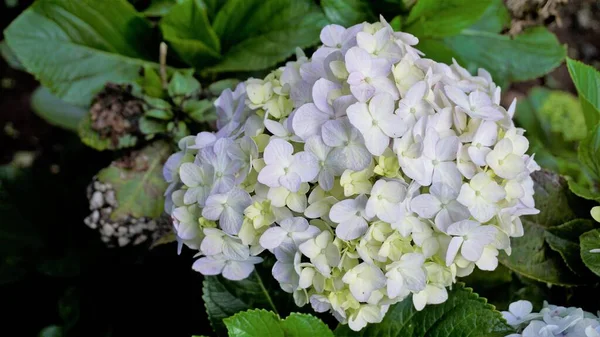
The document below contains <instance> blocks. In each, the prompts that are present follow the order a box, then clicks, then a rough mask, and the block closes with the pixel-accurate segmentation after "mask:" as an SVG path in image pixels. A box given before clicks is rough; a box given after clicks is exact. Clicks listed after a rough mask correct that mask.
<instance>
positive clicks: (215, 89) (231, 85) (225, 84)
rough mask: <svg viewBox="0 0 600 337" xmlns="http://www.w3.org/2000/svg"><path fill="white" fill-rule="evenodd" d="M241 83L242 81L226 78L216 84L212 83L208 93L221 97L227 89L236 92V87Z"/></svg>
mask: <svg viewBox="0 0 600 337" xmlns="http://www.w3.org/2000/svg"><path fill="white" fill-rule="evenodd" d="M238 83H240V80H238V79H237V78H226V79H222V80H219V81H216V82H213V83H211V84H210V85H209V86H208V91H209V92H210V93H211V95H214V96H219V95H221V93H222V92H223V90H225V89H231V90H232V91H233V90H235V87H236V86H237V85H238Z"/></svg>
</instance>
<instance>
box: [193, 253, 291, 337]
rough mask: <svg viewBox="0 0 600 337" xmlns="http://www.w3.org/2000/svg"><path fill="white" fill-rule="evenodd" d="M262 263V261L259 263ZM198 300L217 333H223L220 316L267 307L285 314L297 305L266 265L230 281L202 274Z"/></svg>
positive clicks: (221, 317) (223, 328)
mask: <svg viewBox="0 0 600 337" xmlns="http://www.w3.org/2000/svg"><path fill="white" fill-rule="evenodd" d="M263 264H264V262H263ZM202 299H203V300H204V305H205V307H206V312H207V314H208V318H209V320H210V323H211V325H212V327H213V329H214V330H215V332H216V334H217V335H219V336H220V335H226V333H225V326H224V325H223V319H224V318H227V317H229V316H231V315H234V314H235V313H237V312H240V311H244V310H249V309H267V310H271V311H274V312H275V313H277V314H281V315H285V314H288V313H289V312H290V309H291V310H296V311H297V310H298V309H299V308H298V307H297V306H296V305H295V304H294V301H293V298H292V296H291V295H290V294H288V293H286V292H284V291H283V290H281V288H280V287H279V284H278V283H277V281H275V280H274V279H273V277H272V276H271V271H270V268H269V266H268V265H266V264H265V265H264V266H263V265H261V266H258V267H257V270H255V271H254V272H253V273H252V274H251V275H250V277H248V278H247V279H244V280H241V281H230V280H227V279H226V278H224V277H222V276H206V277H205V278H204V282H203V283H202Z"/></svg>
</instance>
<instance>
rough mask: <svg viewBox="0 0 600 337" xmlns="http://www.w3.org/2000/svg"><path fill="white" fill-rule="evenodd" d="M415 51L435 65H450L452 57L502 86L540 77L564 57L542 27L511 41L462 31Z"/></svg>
mask: <svg viewBox="0 0 600 337" xmlns="http://www.w3.org/2000/svg"><path fill="white" fill-rule="evenodd" d="M418 48H419V49H420V50H421V51H423V52H424V53H425V54H426V56H427V57H428V58H432V59H434V60H436V61H441V62H452V57H454V58H456V60H457V61H458V62H459V63H460V64H461V65H462V66H464V67H466V68H467V69H469V70H470V71H475V70H476V69H477V68H485V69H486V70H488V71H489V72H490V73H491V75H492V77H493V78H494V80H495V81H496V82H497V83H498V84H500V85H502V86H505V85H506V84H507V83H509V82H514V81H525V80H530V79H533V78H537V77H539V76H541V75H544V74H546V73H548V72H550V71H551V70H553V69H554V68H556V67H558V66H559V65H560V64H561V62H562V61H563V59H564V58H565V55H566V49H565V47H564V46H561V45H560V43H559V42H558V40H557V39H556V36H554V34H552V33H550V32H549V31H548V30H547V29H546V28H544V27H534V28H531V29H527V30H525V31H524V32H523V33H521V34H519V35H517V36H516V37H515V38H511V37H510V36H507V35H499V34H495V33H491V32H486V31H477V30H472V29H465V30H463V31H462V32H461V33H460V34H459V35H455V36H449V37H445V38H431V39H421V42H420V43H419V45H418Z"/></svg>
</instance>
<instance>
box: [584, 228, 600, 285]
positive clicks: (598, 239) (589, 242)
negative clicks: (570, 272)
mask: <svg viewBox="0 0 600 337" xmlns="http://www.w3.org/2000/svg"><path fill="white" fill-rule="evenodd" d="M579 239H580V241H581V259H582V260H583V263H585V265H586V266H587V267H588V268H589V269H590V270H591V271H592V272H594V274H596V275H598V276H600V252H598V251H595V252H594V253H592V250H593V249H600V229H594V230H593V231H589V232H587V233H584V234H583V235H581V237H580V238H579Z"/></svg>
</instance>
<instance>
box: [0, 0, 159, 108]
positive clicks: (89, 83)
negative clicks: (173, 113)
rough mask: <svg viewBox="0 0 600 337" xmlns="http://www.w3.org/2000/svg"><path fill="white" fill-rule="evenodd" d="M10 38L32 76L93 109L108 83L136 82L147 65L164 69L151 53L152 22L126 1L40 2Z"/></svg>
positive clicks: (15, 24) (16, 23)
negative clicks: (96, 94)
mask: <svg viewBox="0 0 600 337" xmlns="http://www.w3.org/2000/svg"><path fill="white" fill-rule="evenodd" d="M4 35H5V37H6V41H7V42H8V45H9V47H10V48H11V49H12V50H13V51H14V52H15V54H16V55H17V58H18V59H19V60H20V61H21V62H22V63H23V65H24V66H25V68H26V69H27V71H28V72H30V73H32V74H34V75H35V76H36V77H37V78H38V79H39V80H40V82H41V83H42V84H43V85H44V86H46V87H48V88H49V89H50V90H51V91H52V92H53V93H54V94H56V95H57V96H58V97H60V98H62V99H64V100H65V101H66V102H68V103H73V104H77V105H82V106H86V105H89V103H90V101H91V99H92V96H93V95H94V94H95V93H96V92H98V91H99V90H100V89H102V87H103V86H104V84H105V83H106V82H109V81H111V82H116V83H125V82H130V81H133V80H134V79H135V78H137V77H138V72H139V70H140V68H141V67H142V66H143V65H150V66H153V67H157V66H158V65H156V64H154V63H152V62H149V61H148V60H151V59H153V58H152V57H150V56H149V54H148V53H147V52H146V47H147V46H152V45H153V44H152V43H153V42H152V37H153V32H152V28H151V26H150V23H149V22H147V21H146V20H145V19H144V18H142V17H141V16H140V15H139V14H138V13H137V12H136V11H135V9H134V8H133V7H132V6H131V5H130V4H129V3H128V2H127V1H125V0H112V1H95V0H80V1H70V0H40V1H37V2H35V3H34V4H33V5H32V6H31V7H30V8H28V9H27V10H26V11H24V12H23V13H22V14H21V15H20V16H19V17H18V18H17V19H15V20H14V21H13V22H12V23H11V25H10V26H9V27H8V28H7V29H6V30H5V32H4ZM151 49H154V48H151ZM156 50H158V43H157V44H156ZM157 54H158V53H157ZM49 55H51V57H50V56H49Z"/></svg>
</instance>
